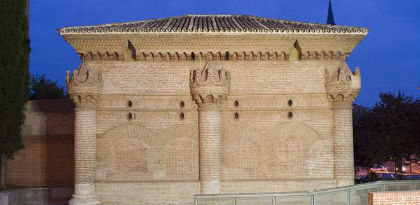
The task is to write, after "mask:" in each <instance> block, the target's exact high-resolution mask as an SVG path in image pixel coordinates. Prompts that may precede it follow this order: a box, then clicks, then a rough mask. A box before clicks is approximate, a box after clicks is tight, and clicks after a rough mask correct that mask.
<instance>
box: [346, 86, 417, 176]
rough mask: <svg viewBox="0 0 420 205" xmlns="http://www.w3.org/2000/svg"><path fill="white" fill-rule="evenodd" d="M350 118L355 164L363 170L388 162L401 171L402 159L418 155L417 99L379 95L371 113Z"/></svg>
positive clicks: (401, 94) (365, 112) (358, 114)
mask: <svg viewBox="0 0 420 205" xmlns="http://www.w3.org/2000/svg"><path fill="white" fill-rule="evenodd" d="M353 119H354V151H355V163H356V165H359V166H364V167H367V166H371V165H372V164H374V163H381V162H384V161H387V160H389V159H392V160H394V162H395V166H396V168H398V169H399V170H401V166H402V158H403V157H404V158H406V159H408V157H409V155H411V154H419V152H420V147H419V146H420V131H419V129H420V101H419V100H418V99H414V98H413V97H411V96H405V95H404V94H403V93H401V92H399V93H398V94H397V95H395V94H392V93H381V94H380V102H378V103H376V104H375V106H374V107H373V109H372V110H367V111H364V112H359V113H357V112H355V114H354V118H353ZM394 172H395V174H396V170H394Z"/></svg>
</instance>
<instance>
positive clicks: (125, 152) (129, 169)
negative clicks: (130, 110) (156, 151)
mask: <svg viewBox="0 0 420 205" xmlns="http://www.w3.org/2000/svg"><path fill="white" fill-rule="evenodd" d="M153 138H155V135H154V134H153V133H152V132H151V131H150V130H149V129H147V128H145V127H143V126H138V125H120V126H117V127H115V128H113V129H111V130H109V131H108V132H106V133H105V135H104V136H103V137H102V138H100V139H98V148H97V149H98V150H97V153H98V156H99V158H100V159H98V161H99V163H98V166H99V167H98V168H99V170H102V171H100V172H103V174H105V178H106V179H112V180H128V179H137V180H142V179H150V178H151V177H152V174H153V173H152V170H151V167H150V163H151V160H150V156H151V146H150V144H151V143H150V142H151V141H152V140H153ZM101 162H102V163H101Z"/></svg>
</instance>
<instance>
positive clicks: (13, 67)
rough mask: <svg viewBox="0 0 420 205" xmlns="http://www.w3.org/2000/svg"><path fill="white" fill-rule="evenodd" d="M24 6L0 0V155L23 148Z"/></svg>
mask: <svg viewBox="0 0 420 205" xmlns="http://www.w3.org/2000/svg"><path fill="white" fill-rule="evenodd" d="M25 9H26V1H25V0H1V1H0V154H4V155H5V156H6V157H7V158H11V157H13V154H14V153H15V152H16V151H18V150H19V149H21V148H23V141H22V137H21V135H20V128H21V125H22V124H23V121H24V118H25V116H24V114H23V112H22V111H23V109H24V106H25V104H26V101H27V100H28V93H29V89H28V84H29V52H30V47H29V35H28V31H29V26H28V16H27V15H26V10H25Z"/></svg>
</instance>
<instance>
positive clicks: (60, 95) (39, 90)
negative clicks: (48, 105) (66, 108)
mask: <svg viewBox="0 0 420 205" xmlns="http://www.w3.org/2000/svg"><path fill="white" fill-rule="evenodd" d="M66 97H67V96H66V95H64V89H63V87H61V86H59V85H58V84H57V82H54V81H51V80H50V79H47V78H46V77H45V75H40V76H31V82H30V93H29V99H30V100H41V99H64V98H66Z"/></svg>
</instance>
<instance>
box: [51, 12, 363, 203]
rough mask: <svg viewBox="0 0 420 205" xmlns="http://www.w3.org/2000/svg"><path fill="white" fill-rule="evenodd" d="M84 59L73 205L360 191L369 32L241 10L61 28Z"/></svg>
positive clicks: (73, 82)
mask: <svg viewBox="0 0 420 205" xmlns="http://www.w3.org/2000/svg"><path fill="white" fill-rule="evenodd" d="M59 33H60V35H62V36H63V38H64V39H65V40H66V41H67V42H68V43H69V44H70V45H71V46H72V47H73V48H74V49H75V51H76V52H77V53H78V54H79V56H80V58H81V59H82V63H81V65H80V67H79V68H78V69H76V70H75V71H74V72H73V73H72V75H70V73H68V74H67V88H68V91H69V94H70V95H71V97H72V98H73V100H74V102H75V105H76V107H75V194H74V195H73V199H72V200H71V204H74V205H79V204H98V203H103V204H190V203H192V196H193V194H199V193H202V194H213V193H245V192H246V193H255V192H283V191H305V190H313V189H323V188H330V187H338V186H345V185H352V184H353V178H354V168H353V137H352V102H353V100H354V99H355V98H356V96H357V94H358V92H359V90H360V73H359V70H358V69H355V70H354V72H352V71H351V70H350V68H349V67H348V66H347V64H346V61H345V60H346V58H347V57H348V56H349V55H350V53H351V52H352V50H353V49H354V47H355V46H356V45H357V44H358V43H359V42H360V41H361V40H362V39H363V38H364V37H365V36H366V34H367V29H364V28H359V27H350V26H336V25H324V24H314V23H304V22H296V21H285V20H279V19H269V18H261V17H254V16H246V15H187V16H180V17H173V18H164V19H154V20H145V21H136V22H128V23H115V24H105V25H96V26H77V27H67V28H62V29H59Z"/></svg>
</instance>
